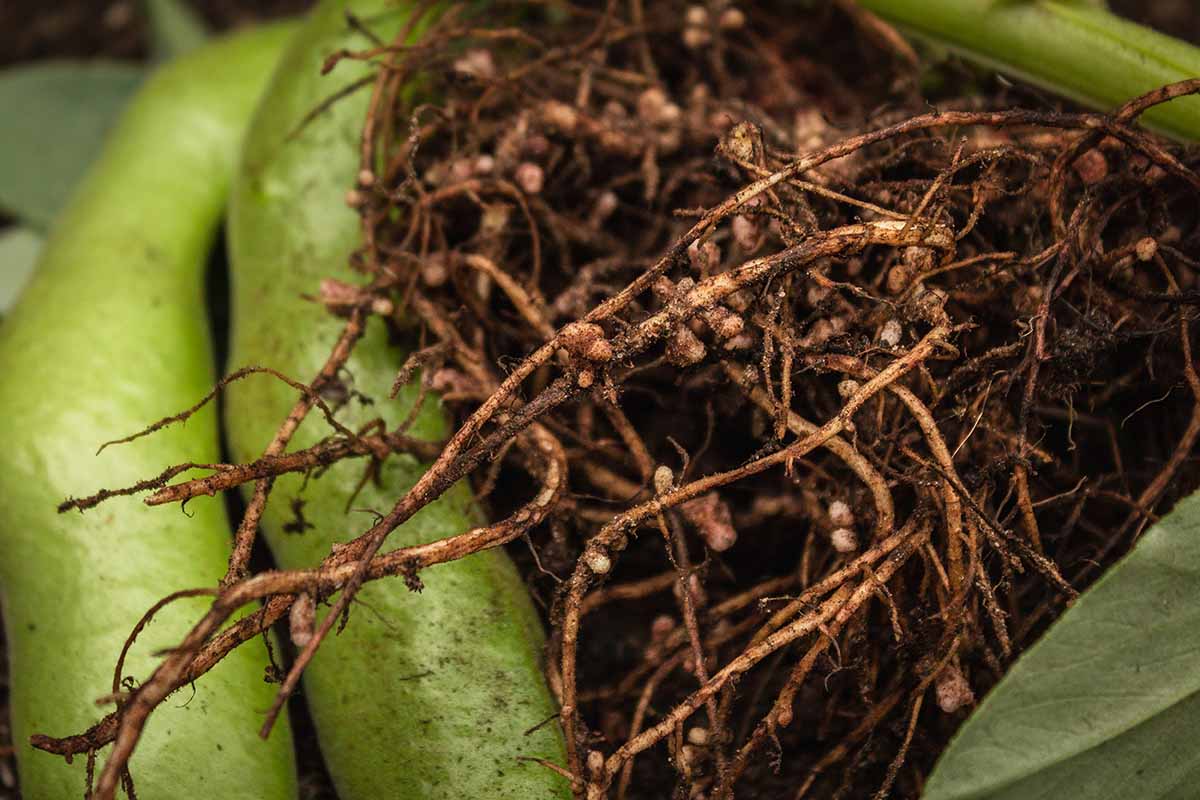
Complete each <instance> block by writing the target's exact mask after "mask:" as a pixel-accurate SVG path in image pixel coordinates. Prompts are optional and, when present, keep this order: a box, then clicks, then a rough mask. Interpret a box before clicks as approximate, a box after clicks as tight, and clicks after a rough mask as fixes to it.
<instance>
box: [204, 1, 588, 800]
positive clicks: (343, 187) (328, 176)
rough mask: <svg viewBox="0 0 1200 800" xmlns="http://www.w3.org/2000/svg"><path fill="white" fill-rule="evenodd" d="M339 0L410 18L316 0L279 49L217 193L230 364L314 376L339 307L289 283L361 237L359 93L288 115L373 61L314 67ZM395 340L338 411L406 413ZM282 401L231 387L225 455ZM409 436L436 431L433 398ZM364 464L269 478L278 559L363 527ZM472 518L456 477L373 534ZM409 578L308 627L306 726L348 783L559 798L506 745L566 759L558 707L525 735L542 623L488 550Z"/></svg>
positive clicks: (384, 6)
mask: <svg viewBox="0 0 1200 800" xmlns="http://www.w3.org/2000/svg"><path fill="white" fill-rule="evenodd" d="M347 11H352V12H353V13H354V14H355V15H357V16H358V17H359V18H360V19H362V20H366V21H368V23H369V24H370V25H371V26H372V28H373V29H374V30H375V31H376V33H377V34H378V35H379V37H380V38H382V39H383V40H385V41H387V40H390V39H391V37H392V36H393V35H394V34H395V33H396V32H397V31H398V30H400V28H401V26H402V25H403V24H404V22H405V21H406V19H407V16H406V15H407V12H401V11H399V10H397V8H396V7H395V6H392V5H390V4H389V3H387V2H384V0H365V1H362V2H357V1H356V2H349V3H348V2H345V0H339V1H337V2H324V3H322V4H321V5H320V6H319V7H318V8H317V10H316V11H315V13H314V15H313V17H312V18H311V19H310V21H309V22H308V24H307V25H306V27H305V29H304V31H303V32H302V33H301V35H300V36H299V37H298V39H297V40H296V41H295V42H294V43H293V46H292V47H291V49H290V50H289V51H288V53H287V54H286V55H285V57H284V59H283V60H282V62H281V63H280V66H279V68H278V71H277V74H276V77H275V79H274V81H273V83H272V84H271V86H270V88H269V89H268V91H267V92H266V94H265V95H264V100H263V104H262V106H261V107H260V109H259V111H258V114H257V116H256V118H255V121H254V122H253V124H252V129H251V132H250V134H249V135H248V137H247V141H246V149H245V152H244V154H243V165H242V169H241V173H240V175H239V178H238V181H237V183H236V185H235V187H234V192H233V199H232V205H231V209H230V223H229V241H230V247H231V264H232V271H233V273H232V274H233V287H234V309H233V314H234V326H233V343H232V361H231V367H237V366H241V365H245V364H262V365H265V366H269V367H274V368H276V369H278V370H281V371H282V372H284V373H286V374H288V375H290V376H293V377H294V378H296V379H299V380H306V381H307V380H311V379H312V377H313V376H314V375H316V374H317V372H318V371H319V370H320V368H321V366H322V364H324V362H325V360H326V358H327V357H328V356H329V353H330V351H331V349H332V346H333V343H334V342H335V341H336V340H337V338H338V335H339V334H340V332H341V330H342V327H343V324H344V323H343V322H342V321H341V320H339V319H337V318H335V317H333V316H332V315H330V314H328V313H327V312H326V311H325V310H324V309H323V308H322V307H321V306H320V305H318V304H316V303H312V302H307V301H305V300H303V299H301V295H302V294H310V295H311V294H314V293H315V292H316V291H317V289H318V286H319V283H320V281H321V279H322V278H326V277H341V278H344V279H347V280H355V276H354V275H353V274H352V273H351V272H350V270H349V268H348V259H349V256H350V254H351V253H352V252H353V251H354V250H355V248H356V247H357V246H358V245H359V243H360V233H359V222H358V217H357V215H356V214H354V213H353V212H352V211H351V210H349V209H348V208H347V207H346V205H345V203H344V197H345V193H346V191H347V189H349V188H351V187H352V186H353V185H354V183H355V178H356V175H357V173H358V168H359V163H358V153H359V137H360V131H361V129H362V125H363V121H364V118H365V113H366V107H367V104H368V101H369V95H370V92H369V91H359V92H357V93H355V94H352V95H350V96H348V97H344V98H342V99H340V100H338V101H337V102H335V103H333V104H332V105H330V106H329V107H328V108H326V109H324V110H323V111H322V112H321V113H320V114H319V115H317V116H316V117H315V118H313V119H312V120H310V121H308V122H307V124H304V125H303V126H302V125H301V122H302V121H303V120H305V118H306V117H307V116H308V115H309V114H310V112H312V111H313V110H314V109H315V108H317V107H318V106H321V104H322V103H323V102H324V101H326V100H327V99H328V98H330V97H331V96H333V95H335V94H336V93H337V92H338V91H339V90H341V89H343V88H344V87H346V86H348V85H350V84H351V83H353V82H354V81H356V80H359V79H360V78H362V77H363V76H364V75H366V74H368V72H367V70H368V69H369V68H368V67H366V66H364V65H362V64H361V63H360V62H354V61H343V62H342V63H341V64H339V65H338V66H337V68H336V69H334V70H333V72H332V73H330V75H329V76H326V77H322V76H321V75H320V69H321V64H322V62H323V60H324V59H325V57H326V56H327V55H328V54H330V53H332V52H334V51H336V50H339V49H341V48H349V49H364V48H367V47H369V46H370V45H371V43H370V41H369V40H368V39H367V38H365V37H364V36H362V35H361V34H359V33H355V32H353V31H351V30H349V28H348V26H347V23H346V16H345V15H346V12H347ZM405 355H406V351H405V349H404V348H403V347H401V346H398V345H395V344H390V343H389V341H388V335H387V331H386V330H385V328H384V326H383V324H382V323H381V322H380V321H379V320H372V321H371V322H370V324H369V326H368V329H367V333H366V336H365V338H364V339H363V340H362V341H360V342H359V344H358V345H357V347H356V348H355V350H354V355H353V357H352V358H351V360H350V362H349V363H348V366H347V369H346V370H345V371H344V373H343V377H344V378H345V379H346V380H348V381H352V384H351V386H352V388H353V389H354V390H355V391H357V392H361V393H363V394H365V395H367V396H369V397H370V398H372V399H373V400H374V403H373V405H370V406H366V407H364V406H362V405H361V404H360V403H358V401H356V400H351V401H350V403H349V404H348V405H347V406H346V407H344V408H343V409H342V410H341V411H339V418H340V419H341V420H342V422H344V423H345V424H347V425H348V426H350V427H351V428H354V427H356V426H357V425H359V424H361V423H364V422H366V421H367V420H370V419H373V418H375V417H378V416H382V417H384V418H385V419H386V420H387V421H388V423H389V425H390V426H394V425H396V424H397V423H398V422H399V421H400V420H402V419H404V417H405V416H406V414H407V411H408V409H409V408H410V406H411V403H412V401H413V396H414V394H415V393H413V392H405V393H403V394H402V395H401V397H400V399H399V400H397V401H389V400H388V399H387V395H388V389H389V387H390V384H391V381H392V379H393V378H394V377H395V374H396V370H397V369H398V367H399V366H400V365H401V363H403V360H404V357H405ZM295 400H296V395H295V392H294V391H293V390H291V389H289V388H288V387H287V386H285V385H283V384H281V383H279V382H277V381H272V380H269V379H265V378H260V379H253V380H249V381H242V382H240V383H239V384H237V385H235V386H233V387H231V388H230V391H229V395H228V404H227V410H226V425H227V430H228V433H229V441H230V444H231V447H232V449H233V452H234V456H235V457H236V458H237V459H239V460H249V459H253V458H255V457H257V456H258V455H260V454H261V452H262V451H263V449H264V448H265V447H266V446H267V444H268V443H269V442H270V441H271V438H272V436H273V434H274V433H275V430H276V429H277V427H278V426H279V424H280V423H281V422H282V421H283V419H284V418H285V416H286V415H287V413H288V410H289V409H290V408H291V406H292V404H293V403H294V402H295ZM330 433H331V429H330V428H329V426H328V425H327V423H326V422H325V421H324V420H323V419H321V417H320V415H319V414H316V413H314V414H310V415H309V417H308V419H307V420H306V421H305V422H304V424H303V425H302V426H301V427H300V429H299V431H298V432H297V434H296V436H295V438H294V439H293V445H292V447H293V449H296V448H300V447H307V446H310V445H312V444H314V443H315V442H317V441H318V440H319V439H321V438H322V437H325V436H328V435H329V434H330ZM410 433H413V434H415V435H418V436H424V437H442V436H445V435H446V433H447V430H446V420H445V418H444V417H443V415H442V413H441V412H440V411H439V410H438V407H437V404H436V402H435V401H430V402H428V403H427V404H426V407H425V409H424V411H423V413H422V414H421V416H420V419H419V420H418V422H417V423H416V425H415V426H414V428H413V429H412V430H411V431H410ZM365 466H366V464H365V462H363V461H361V460H357V461H349V462H342V463H340V464H338V465H336V466H335V467H333V468H332V469H330V470H328V471H326V472H323V473H322V474H321V475H320V476H314V477H313V478H311V479H310V480H309V481H308V482H307V483H305V481H304V479H303V478H302V477H300V476H297V475H288V476H283V477H281V478H279V479H278V480H277V481H276V483H275V488H274V491H273V493H272V495H271V502H270V504H269V505H268V508H267V511H266V514H265V516H264V518H263V523H262V527H263V532H264V534H265V535H266V537H267V541H268V542H269V544H270V546H271V551H272V553H273V554H274V556H275V559H276V561H277V563H278V564H279V565H280V566H281V567H284V568H300V567H311V566H313V565H315V564H317V563H319V562H320V560H321V559H322V558H323V557H324V556H326V555H328V554H329V552H330V548H331V546H332V545H333V543H335V542H337V541H346V540H348V539H350V538H353V537H354V536H355V535H357V534H358V533H359V532H361V531H362V530H365V529H366V528H367V527H369V525H370V523H371V517H370V516H369V515H368V514H363V513H361V512H358V513H355V512H351V513H349V514H348V513H347V512H346V505H347V501H348V500H349V498H350V497H351V495H352V493H353V491H354V488H355V486H356V484H357V483H358V481H359V479H360V477H361V476H362V470H363V469H364V467H365ZM423 470H424V465H422V464H420V463H418V462H417V461H416V460H415V459H413V458H412V457H410V456H407V455H399V456H393V457H392V458H391V459H389V460H388V462H387V464H386V465H385V466H384V468H383V470H382V475H381V480H380V482H379V484H378V485H370V486H367V487H366V488H365V490H364V491H363V492H362V493H361V494H359V495H358V497H357V498H356V499H355V500H354V503H353V505H354V507H355V508H357V509H364V508H373V509H379V510H386V509H387V508H390V507H391V505H392V504H393V503H394V502H395V501H396V499H398V498H399V497H400V496H402V494H403V493H404V492H405V491H406V490H407V489H408V488H409V487H410V486H411V485H412V484H413V483H414V482H415V481H416V479H417V478H418V477H419V475H420V474H421V473H422V471H423ZM295 502H302V503H303V506H302V511H303V518H304V520H305V522H306V523H307V525H308V526H311V527H308V528H307V529H306V530H304V532H302V533H290V532H288V531H289V530H296V527H297V526H296V525H295V521H296V519H297V517H296V514H295V510H294V503H295ZM477 521H478V512H477V511H476V510H475V509H474V508H473V506H472V502H471V497H470V494H469V492H468V491H467V487H465V486H459V487H456V488H455V489H454V490H452V491H451V492H449V493H448V494H447V495H446V496H445V497H443V498H442V499H441V500H439V501H438V502H437V503H435V504H433V505H431V506H430V507H428V508H426V509H424V510H423V511H422V512H420V513H419V514H417V515H416V516H415V517H414V518H413V519H412V520H410V521H409V522H408V523H407V524H405V525H404V526H403V527H401V528H400V529H398V530H397V531H395V532H394V533H393V534H392V536H391V538H390V539H389V540H388V543H387V545H385V547H387V548H392V547H396V546H399V545H411V544H414V543H419V542H426V541H430V540H434V539H438V538H441V537H444V536H448V535H451V534H454V533H458V532H461V531H463V530H466V529H467V528H468V527H469V526H470V525H471V524H472V523H473V522H477ZM289 523H293V524H291V525H289ZM421 578H422V580H423V581H424V582H425V589H424V591H423V592H422V593H421V594H415V593H413V592H410V591H409V590H408V589H406V588H405V586H404V583H403V582H402V581H400V580H399V579H391V580H386V581H382V582H376V583H373V584H369V585H367V586H366V587H365V588H364V589H363V590H362V592H361V593H360V594H359V595H358V597H359V598H361V600H362V603H361V604H356V605H355V606H352V609H353V613H352V618H351V620H350V624H349V625H348V626H347V627H346V629H345V630H344V631H343V632H342V633H341V634H340V635H338V636H331V637H330V638H329V639H328V640H326V641H325V642H324V643H323V644H322V646H321V648H320V650H318V651H317V654H316V657H315V658H314V660H313V662H312V663H311V665H310V666H309V667H308V669H307V671H306V672H305V675H304V691H305V694H306V696H307V699H308V703H309V707H310V709H311V711H312V715H313V718H314V721H315V723H316V727H317V734H318V739H319V741H320V745H321V749H322V752H323V753H324V756H325V759H326V763H327V764H328V767H329V771H330V773H331V775H332V776H333V780H334V783H335V784H336V786H337V789H338V792H339V794H340V795H341V797H342V798H343V800H360V799H361V800H367V799H369V800H376V798H384V797H387V798H420V800H437V799H438V798H488V799H489V800H501V799H502V798H521V799H522V800H525V798H546V797H564V796H567V794H568V787H567V782H566V781H565V780H564V779H562V778H561V777H559V776H558V775H555V774H554V773H552V772H550V771H549V770H547V769H545V768H544V767H541V766H539V765H537V764H533V763H528V762H521V761H518V760H517V757H518V756H531V757H541V758H549V759H552V760H554V761H556V762H558V763H562V762H563V758H564V757H563V744H562V740H561V734H560V732H559V731H558V729H557V726H556V725H554V724H553V723H551V724H547V725H543V726H542V727H540V728H538V730H536V731H534V732H532V733H529V734H528V735H526V734H525V731H527V730H529V729H530V728H533V727H535V726H537V725H538V724H539V723H542V722H544V721H546V720H547V719H548V718H550V717H551V716H552V715H553V714H554V713H555V711H556V710H557V709H556V708H555V706H554V703H553V702H552V700H551V698H550V695H549V693H548V691H547V688H546V686H545V683H544V680H543V677H542V671H541V667H540V663H539V662H540V656H541V650H542V643H543V632H542V630H541V627H540V623H539V621H538V619H537V617H536V615H535V613H534V610H533V608H532V605H531V603H530V600H529V597H528V594H527V592H526V589H525V586H524V585H523V583H522V582H521V580H520V578H519V576H518V574H517V572H516V571H515V569H514V568H513V565H512V563H511V562H510V561H509V559H508V557H507V556H506V555H505V554H504V553H503V552H501V551H489V552H484V553H480V554H477V555H474V556H472V557H470V558H467V559H465V560H463V561H459V562H455V563H452V564H446V565H442V566H435V567H432V568H430V569H428V570H426V571H424V572H423V573H422V574H421Z"/></svg>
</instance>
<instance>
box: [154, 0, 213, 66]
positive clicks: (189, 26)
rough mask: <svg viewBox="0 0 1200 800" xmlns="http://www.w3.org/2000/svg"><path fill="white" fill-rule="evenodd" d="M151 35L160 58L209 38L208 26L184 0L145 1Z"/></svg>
mask: <svg viewBox="0 0 1200 800" xmlns="http://www.w3.org/2000/svg"><path fill="white" fill-rule="evenodd" d="M145 3H146V16H147V17H149V19H150V38H151V41H152V42H153V43H154V53H155V55H156V56H157V57H158V58H171V57H173V56H178V55H182V54H184V53H186V52H187V51H189V50H193V49H195V48H196V47H198V46H200V45H202V44H204V41H205V40H206V39H208V26H207V25H205V24H204V20H203V19H201V18H200V16H199V15H198V14H197V13H196V12H195V11H193V10H192V9H191V8H190V7H189V6H188V5H187V4H186V3H184V2H183V0H145Z"/></svg>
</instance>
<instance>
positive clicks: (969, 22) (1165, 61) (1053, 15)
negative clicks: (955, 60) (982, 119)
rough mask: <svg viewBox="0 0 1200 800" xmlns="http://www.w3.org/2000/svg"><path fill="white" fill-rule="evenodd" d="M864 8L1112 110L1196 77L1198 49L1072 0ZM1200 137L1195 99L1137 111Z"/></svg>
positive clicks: (938, 1) (1166, 127) (953, 0)
mask: <svg viewBox="0 0 1200 800" xmlns="http://www.w3.org/2000/svg"><path fill="white" fill-rule="evenodd" d="M859 3H860V5H862V7H863V8H866V9H869V10H870V11H873V12H875V13H876V14H878V15H879V16H881V17H883V18H884V19H886V20H888V21H890V22H893V23H895V24H896V25H899V26H900V27H901V29H902V30H905V31H909V32H911V33H914V34H917V35H918V36H920V37H923V38H926V39H930V40H932V41H935V42H937V43H939V44H942V45H945V46H946V47H949V48H951V49H952V50H955V51H957V52H959V53H961V54H962V55H964V56H966V57H967V58H970V59H972V60H974V61H978V62H980V63H982V64H984V65H985V66H988V67H992V68H995V69H997V70H999V71H1001V72H1005V73H1008V74H1010V75H1014V76H1016V77H1018V78H1020V79H1022V80H1025V81H1028V82H1029V83H1032V84H1035V85H1037V86H1041V87H1043V88H1045V89H1049V90H1051V91H1054V92H1057V93H1059V94H1062V95H1064V96H1066V97H1069V98H1071V99H1073V100H1076V101H1078V102H1080V103H1083V104H1085V105H1089V106H1093V107H1096V108H1100V109H1101V110H1106V111H1107V110H1112V109H1115V108H1116V107H1117V106H1119V105H1121V104H1122V103H1124V102H1125V101H1126V100H1129V99H1131V98H1134V97H1137V96H1138V95H1141V94H1145V93H1146V92H1149V91H1152V90H1154V89H1157V88H1158V87H1160V86H1163V85H1164V84H1168V83H1174V82H1176V81H1181V80H1186V79H1189V78H1200V48H1197V47H1195V46H1194V45H1191V44H1188V43H1187V42H1184V41H1182V40H1180V39H1176V38H1174V37H1171V36H1167V35H1165V34H1162V33H1159V32H1157V31H1155V30H1152V29H1150V28H1146V27H1144V26H1142V25H1138V24H1136V23H1133V22H1130V21H1128V20H1125V19H1122V18H1120V17H1118V16H1116V15H1114V14H1112V13H1110V12H1108V11H1106V10H1105V9H1104V8H1102V7H1099V6H1098V5H1097V4H1095V3H1088V2H1081V1H1080V0H859ZM1145 120H1146V123H1147V124H1148V125H1150V126H1151V127H1154V128H1156V129H1158V130H1161V131H1162V132H1164V133H1166V134H1169V135H1171V136H1174V137H1176V138H1179V139H1186V140H1192V141H1195V140H1200V97H1181V98H1177V99H1175V100H1172V101H1171V102H1169V103H1165V104H1163V105H1161V106H1159V107H1156V108H1153V109H1151V110H1150V111H1148V112H1147V113H1146V114H1145Z"/></svg>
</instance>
